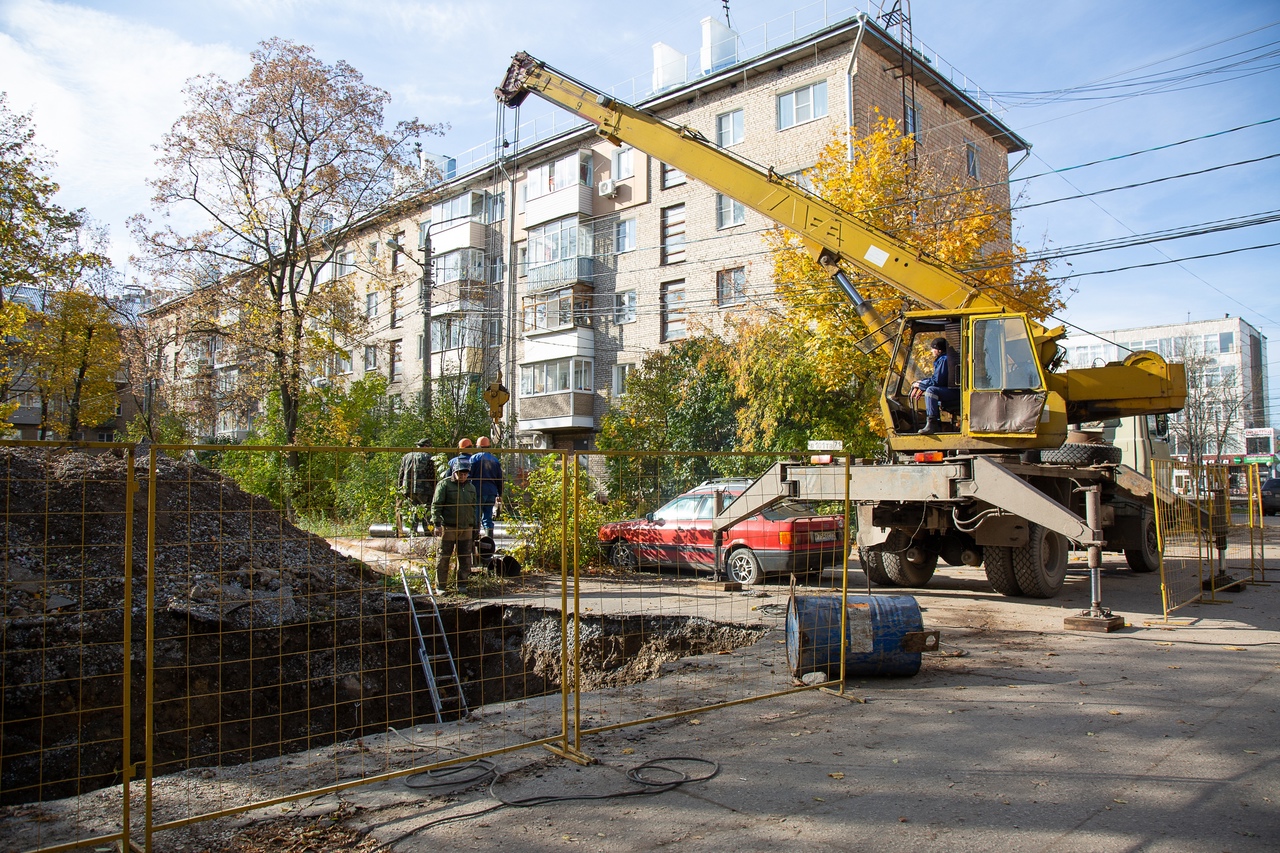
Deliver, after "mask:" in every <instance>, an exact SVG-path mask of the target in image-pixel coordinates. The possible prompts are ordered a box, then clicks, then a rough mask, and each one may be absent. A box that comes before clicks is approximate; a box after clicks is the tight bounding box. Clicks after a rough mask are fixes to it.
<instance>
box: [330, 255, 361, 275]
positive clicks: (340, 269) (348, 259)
mask: <svg viewBox="0 0 1280 853" xmlns="http://www.w3.org/2000/svg"><path fill="white" fill-rule="evenodd" d="M334 264H335V266H336V267H337V270H336V275H335V277H336V278H342V277H343V276H344V275H350V274H351V273H353V272H355V269H356V259H355V255H354V253H352V252H339V253H338V257H337V260H335V261H334Z"/></svg>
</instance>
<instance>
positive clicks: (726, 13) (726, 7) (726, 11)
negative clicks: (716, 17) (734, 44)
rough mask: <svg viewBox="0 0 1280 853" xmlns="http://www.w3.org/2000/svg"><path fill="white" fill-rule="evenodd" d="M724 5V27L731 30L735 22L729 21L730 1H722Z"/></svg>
mask: <svg viewBox="0 0 1280 853" xmlns="http://www.w3.org/2000/svg"><path fill="white" fill-rule="evenodd" d="M720 2H721V3H723V4H724V25H725V26H726V27H728V28H729V29H733V22H732V21H730V20H729V0H720Z"/></svg>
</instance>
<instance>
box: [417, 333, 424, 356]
mask: <svg viewBox="0 0 1280 853" xmlns="http://www.w3.org/2000/svg"><path fill="white" fill-rule="evenodd" d="M424 340H425V338H424V337H423V336H422V335H418V361H422V359H423V358H424V357H425V356H426V352H424V351H423V348H422V342H423V341H424Z"/></svg>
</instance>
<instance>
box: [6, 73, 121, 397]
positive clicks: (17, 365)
mask: <svg viewBox="0 0 1280 853" xmlns="http://www.w3.org/2000/svg"><path fill="white" fill-rule="evenodd" d="M52 169H53V162H52V160H51V159H50V158H49V156H48V155H47V154H46V153H45V152H44V150H43V149H42V148H40V146H39V145H38V144H37V142H36V140H35V128H34V126H33V125H32V123H31V117H30V116H29V115H26V114H17V113H14V112H12V111H11V110H10V109H9V106H8V102H7V98H6V96H5V95H4V94H3V93H0V419H3V418H7V417H8V416H9V415H11V414H12V413H13V411H14V410H15V409H16V408H17V399H18V395H19V394H22V393H29V392H32V391H34V390H35V387H36V386H35V382H36V380H37V379H38V378H39V377H40V376H42V375H49V372H50V371H54V372H56V368H55V367H53V366H51V365H48V364H45V365H42V364H40V363H39V362H38V361H37V358H38V357H39V356H41V354H44V355H45V356H47V355H49V354H50V350H49V348H48V346H47V344H48V341H47V340H46V339H42V333H41V327H42V326H41V323H40V322H39V319H40V316H41V315H42V314H43V313H44V312H45V311H46V310H49V309H54V310H55V311H62V310H64V309H65V310H66V311H68V312H69V314H70V315H75V316H79V317H81V318H83V317H84V316H86V315H84V314H82V313H79V308H78V307H73V306H72V305H71V304H70V301H68V300H64V299H62V298H60V296H58V295H59V294H63V293H65V292H67V291H69V290H71V289H73V288H76V287H83V285H84V283H85V282H86V280H88V279H91V278H93V277H95V276H97V275H99V274H100V273H101V272H102V271H104V270H106V269H108V267H109V262H108V261H107V259H106V257H105V255H104V254H103V253H102V252H100V251H94V250H93V248H86V246H91V239H92V238H93V237H94V232H93V231H92V229H91V228H90V227H89V225H88V222H87V217H86V216H85V213H84V211H83V210H75V211H68V210H65V209H64V208H62V207H60V206H59V205H57V204H55V203H54V201H53V197H54V195H55V194H56V193H57V192H58V185H57V183H55V182H54V181H53V179H52V178H51V177H50V172H51V170H52ZM98 295H99V296H101V294H98ZM72 301H74V300H72ZM113 407H114V404H113Z"/></svg>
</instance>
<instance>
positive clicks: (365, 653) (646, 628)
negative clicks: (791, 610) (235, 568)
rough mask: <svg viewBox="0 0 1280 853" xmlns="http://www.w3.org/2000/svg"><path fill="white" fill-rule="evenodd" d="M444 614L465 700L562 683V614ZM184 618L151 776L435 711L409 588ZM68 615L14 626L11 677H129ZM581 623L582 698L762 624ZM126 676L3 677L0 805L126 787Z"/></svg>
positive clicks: (168, 656)
mask: <svg viewBox="0 0 1280 853" xmlns="http://www.w3.org/2000/svg"><path fill="white" fill-rule="evenodd" d="M441 617H442V620H443V622H444V624H445V629H446V634H447V635H448V640H449V645H450V647H451V649H452V651H453V654H454V657H455V659H456V661H457V666H458V671H459V675H460V678H461V682H462V685H463V690H464V693H465V696H466V699H467V705H468V706H469V707H470V708H473V709H474V708H477V707H479V706H482V705H488V704H492V703H497V702H509V701H512V700H517V699H522V698H525V697H531V696H539V695H543V694H547V693H552V692H557V691H559V690H560V686H561V685H560V676H561V673H560V656H561V624H560V614H559V612H558V611H553V610H547V609H542V608H533V607H514V606H503V605H498V604H490V605H483V606H478V607H476V606H470V607H460V608H442V609H441ZM180 618H181V617H179V616H177V615H174V614H167V613H166V614H158V615H157V623H156V636H159V637H168V639H164V640H161V641H158V642H157V643H156V646H155V670H156V675H155V678H154V683H153V691H154V694H153V695H154V699H153V709H154V715H153V716H154V721H153V725H154V732H155V734H154V739H153V765H154V768H155V770H154V772H155V773H156V774H157V775H162V774H167V773H172V772H177V771H179V770H184V769H187V768H189V767H201V766H228V765H233V764H239V763H243V762H249V761H258V760H261V759H264V758H270V757H274V756H278V755H282V754H286V753H293V752H300V751H303V750H308V749H313V748H316V747H321V746H328V745H332V744H335V743H339V742H342V741H346V740H350V739H352V738H356V737H359V736H361V735H365V734H374V733H380V732H385V731H386V730H387V727H388V726H392V727H396V728H403V727H407V726H411V725H415V724H418V723H422V722H431V721H434V719H435V716H434V709H433V706H432V704H431V699H430V696H429V692H428V690H427V688H426V679H425V675H424V673H423V671H422V667H421V665H420V663H419V661H418V653H417V647H418V642H417V638H416V636H415V634H414V632H413V627H412V621H411V619H410V617H409V614H408V611H407V606H406V599H405V597H404V596H403V594H401V595H398V596H391V597H389V599H388V601H387V607H386V610H385V612H384V613H380V614H378V615H377V616H376V617H369V618H365V619H356V620H335V621H331V622H320V623H309V624H294V625H282V626H277V627H273V628H270V629H267V630H254V629H244V630H227V629H226V626H225V625H217V624H215V623H208V624H205V625H203V626H202V625H201V624H200V623H191V622H184V623H183V624H181V625H179V624H176V621H177V620H178V619H180ZM63 621H64V624H61V625H57V624H50V622H49V621H48V620H44V621H43V626H42V627H43V630H40V629H37V628H36V626H34V625H28V626H27V628H26V630H25V631H24V630H22V626H20V625H13V624H11V625H10V626H9V630H8V631H7V632H6V633H7V634H8V636H7V638H6V642H8V643H17V644H21V645H22V646H24V647H26V648H27V649H29V650H30V651H29V652H28V653H26V654H24V653H22V652H19V651H17V650H16V649H15V648H14V646H13V645H9V646H8V647H7V650H6V652H5V657H6V662H5V663H6V671H7V673H8V674H14V673H17V672H19V671H20V670H22V669H23V668H24V665H27V666H32V665H39V666H42V667H45V668H49V667H52V668H54V669H56V670H58V671H61V672H82V673H93V672H97V673H120V672H121V661H120V660H119V656H120V655H119V647H118V646H116V647H115V649H114V654H113V650H112V649H111V648H110V647H104V646H101V645H90V646H85V645H81V644H77V643H75V642H74V639H75V636H76V634H77V631H78V625H76V624H75V623H74V620H63ZM167 622H175V624H173V625H167V624H166V623H167ZM580 624H581V634H582V654H581V661H582V684H581V685H580V687H581V689H582V690H584V691H587V690H593V689H598V688H603V687H613V686H620V685H626V684H634V683H637V682H641V681H645V680H648V679H651V678H655V677H657V676H658V675H659V673H660V668H661V666H662V664H664V663H667V662H670V661H674V660H678V659H680V658H682V657H686V656H690V655H700V654H707V653H714V652H717V651H727V650H730V649H734V648H740V647H742V646H745V645H750V644H751V643H754V642H755V641H756V640H758V639H759V638H760V636H762V634H763V633H764V630H765V629H763V628H761V627H759V626H742V625H726V624H719V623H714V622H711V621H709V620H706V619H701V618H697V617H646V616H617V617H613V616H596V617H592V618H583V619H582V620H581V623H580ZM202 628H203V629H202ZM15 629H16V630H15ZM571 631H572V629H571ZM135 633H137V632H135ZM570 639H571V640H572V635H571V637H570ZM143 642H144V637H143V636H141V635H140V634H139V635H138V636H136V637H135V651H134V657H135V658H136V660H135V665H134V669H133V677H132V681H133V696H135V697H138V698H137V699H135V700H134V704H133V709H132V714H131V716H132V721H133V724H132V726H131V729H132V730H131V737H132V740H133V748H132V753H133V760H134V761H135V762H137V761H140V760H141V758H142V744H143V742H144V741H143V737H144V722H145V720H144V707H145V705H144V702H143V701H142V698H141V697H144V696H145V686H146V685H145V680H144V678H143V661H142V654H141V652H140V649H141V648H142V647H143V646H142V643H143ZM432 651H433V652H434V651H435V650H432ZM24 658H25V660H24ZM121 683H122V678H121V676H120V675H100V676H88V675H87V676H86V677H85V678H81V679H78V680H74V681H69V680H66V679H60V680H58V681H57V682H56V683H53V684H45V685H41V684H39V683H32V684H28V685H11V684H7V683H6V686H5V690H4V703H3V706H4V707H3V720H0V728H2V729H3V742H4V746H5V748H4V753H5V754H4V756H3V758H2V760H3V766H2V767H0V774H2V776H0V789H2V790H3V791H4V794H3V797H2V798H0V802H3V803H4V804H10V803H20V802H30V801H34V800H50V799H57V798H61V797H65V796H72V795H75V794H81V793H85V792H87V791H91V790H95V789H97V788H101V787H105V786H108V785H113V784H119V783H120V781H121V775H120V768H121V767H122V766H123V764H124V762H123V744H122V738H121V724H120V719H121V711H120V705H121V698H120V697H121V693H120V686H121Z"/></svg>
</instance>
